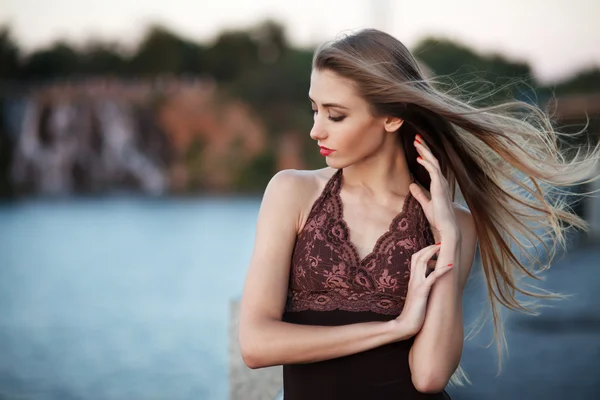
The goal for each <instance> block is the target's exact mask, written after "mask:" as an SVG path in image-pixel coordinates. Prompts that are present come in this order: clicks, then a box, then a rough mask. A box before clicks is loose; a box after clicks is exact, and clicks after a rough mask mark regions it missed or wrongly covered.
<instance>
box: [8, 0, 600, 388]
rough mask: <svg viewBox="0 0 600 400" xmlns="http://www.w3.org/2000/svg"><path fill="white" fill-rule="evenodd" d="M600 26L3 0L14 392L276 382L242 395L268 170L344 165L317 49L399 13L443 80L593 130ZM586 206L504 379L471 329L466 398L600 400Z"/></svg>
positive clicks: (499, 9)
mask: <svg viewBox="0 0 600 400" xmlns="http://www.w3.org/2000/svg"><path fill="white" fill-rule="evenodd" d="M599 20H600V3H598V2H597V1H595V0H569V1H566V0H565V1H563V0H556V1H553V2H543V1H538V0H535V1H534V0H531V1H527V2H522V1H517V0H505V1H503V2H480V1H474V0H456V1H453V2H445V1H441V0H439V1H438V0H426V1H419V2H402V1H396V2H393V1H384V0H380V1H376V0H373V1H366V0H347V1H345V2H343V3H342V2H336V1H313V0H304V1H302V2H298V3H291V2H288V3H285V2H281V1H279V2H278V1H271V0H256V1H253V2H247V1H242V0H238V1H235V0H221V1H219V2H217V3H209V2H203V1H195V2H192V1H185V0H171V1H168V2H165V1H158V0H144V1H142V0H105V1H75V0H55V1H52V2H42V1H35V0H2V1H0V197H1V199H2V200H1V201H0V399H52V400H54V399H57V400H58V399H61V400H62V399H64V400H71V399H73V400H74V399H82V400H83V399H86V400H87V399H219V400H221V399H223V400H224V399H228V398H247V399H251V398H272V397H269V396H270V395H267V397H264V396H265V395H263V397H251V396H250V394H248V392H246V397H244V396H243V395H240V396H238V397H236V396H237V395H236V394H235V388H234V381H235V379H236V378H235V376H233V373H230V371H231V370H232V367H231V365H232V364H236V363H238V364H239V356H236V355H235V354H230V352H231V349H232V348H233V347H234V345H233V344H232V343H231V340H230V337H232V336H231V334H230V332H229V329H230V328H231V326H232V324H233V325H234V324H235V318H234V317H232V315H231V312H230V306H231V304H232V303H233V304H235V302H236V301H237V299H239V296H240V295H241V290H242V285H243V280H244V277H245V273H246V269H247V266H248V262H249V259H250V254H251V251H252V245H253V237H254V228H255V223H256V216H257V212H258V207H259V205H260V200H261V195H262V192H263V190H264V188H265V185H266V184H267V182H268V181H269V179H270V178H271V177H272V176H273V175H274V174H275V173H276V172H277V171H279V170H281V169H286V168H295V169H315V168H321V167H324V166H325V164H324V161H323V159H322V157H321V156H320V155H319V153H318V148H317V146H316V144H315V143H314V142H313V141H312V140H311V139H310V137H309V135H308V133H309V130H310V127H311V125H312V116H311V110H310V103H309V101H308V98H307V94H308V89H309V77H310V67H311V57H312V53H313V50H314V48H315V46H316V45H318V44H320V43H322V42H324V41H327V40H332V39H334V38H335V37H336V36H338V35H339V34H343V33H344V32H349V31H352V30H355V29H359V28H365V27H375V28H379V29H383V30H385V31H387V32H389V33H391V34H392V35H394V36H396V37H397V38H399V39H400V40H401V41H402V42H403V43H405V45H407V47H409V49H410V50H411V51H412V52H413V54H414V55H415V56H416V57H417V58H418V60H419V62H420V63H421V65H422V67H423V70H424V71H425V72H426V73H427V75H429V76H447V75H450V74H451V75H452V80H453V81H454V82H456V83H457V84H458V85H462V86H463V88H464V89H465V90H466V91H467V92H473V93H476V92H491V91H493V92H494V94H493V96H490V97H487V98H485V99H482V100H481V101H480V103H481V104H482V105H484V104H490V103H494V102H498V101H502V100H508V99H512V98H517V99H519V100H523V101H527V102H530V103H535V104H538V105H540V106H541V107H542V108H544V109H547V110H549V112H550V113H551V114H552V118H553V121H554V122H555V123H556V125H557V126H558V127H560V129H562V130H563V131H565V132H572V133H576V132H579V131H581V134H579V135H576V136H575V135H574V136H573V138H572V139H570V143H569V144H570V145H576V146H577V145H581V146H584V145H585V144H586V142H587V141H588V140H598V138H599V137H600V28H599V25H598V21H599ZM444 79H446V78H444ZM510 82H512V84H510V85H508V83H510ZM597 173H600V171H597ZM571 189H572V190H573V191H575V192H579V193H584V192H586V191H590V190H596V189H598V187H597V186H593V185H579V186H576V187H573V188H571ZM572 207H573V209H574V210H575V211H576V212H577V213H578V214H579V215H581V216H582V217H584V218H585V219H586V220H587V221H588V222H589V223H590V226H591V228H592V230H591V232H590V233H587V234H586V233H581V232H573V233H572V234H570V235H569V238H570V239H569V251H568V252H566V253H564V254H562V253H561V255H560V257H557V259H556V260H555V263H554V265H553V268H552V269H551V270H550V272H548V273H547V274H546V275H545V278H546V279H545V281H544V282H542V283H541V285H542V286H543V287H545V288H547V289H551V290H557V291H561V292H565V293H571V294H573V296H572V297H571V298H570V299H569V300H566V301H562V302H560V303H552V305H553V306H554V307H553V308H547V309H544V310H543V311H542V314H541V315H540V316H538V317H527V316H522V315H512V314H508V313H507V316H506V319H507V322H506V323H507V339H508V346H509V354H508V358H505V360H504V364H503V369H502V371H501V373H500V374H497V372H498V370H497V357H496V352H495V349H494V348H493V347H492V348H486V347H485V345H486V344H487V343H488V342H489V340H490V339H491V338H492V334H491V330H490V328H489V326H488V327H487V328H485V329H484V330H483V331H482V332H481V333H480V335H478V336H477V337H476V338H475V339H474V340H472V341H469V342H467V343H466V344H465V351H464V353H463V361H462V364H463V367H464V368H465V370H466V373H467V374H468V375H469V376H470V378H471V379H472V380H473V385H471V386H467V387H465V388H450V389H448V391H449V392H450V394H451V395H452V397H453V399H458V400H460V399H478V400H479V399H507V398H508V399H538V398H539V399H542V398H543V399H563V398H566V397H567V396H569V398H570V399H574V400H575V399H596V398H600V362H598V360H599V359H600V295H599V294H598V293H597V291H596V286H597V283H598V282H599V277H600V272H599V271H598V268H599V267H600V263H599V262H598V259H599V256H600V239H599V237H600V235H599V234H598V233H599V231H600V217H599V215H600V203H598V198H597V194H596V195H595V196H587V197H586V198H584V199H583V200H582V201H580V202H576V203H573V205H572ZM478 262H479V261H478V260H477V263H478ZM473 271H474V272H473V274H472V276H471V278H470V280H469V284H468V286H467V289H466V292H465V322H466V323H471V322H473V321H474V320H475V319H476V317H478V316H479V313H480V312H481V310H482V308H483V304H484V303H483V302H484V299H485V291H484V286H483V281H482V277H481V274H480V270H479V269H478V268H474V269H473ZM232 346H233V347H232ZM253 385H254V384H253Z"/></svg>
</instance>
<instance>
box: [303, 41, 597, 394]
mask: <svg viewBox="0 0 600 400" xmlns="http://www.w3.org/2000/svg"><path fill="white" fill-rule="evenodd" d="M313 68H314V69H317V70H328V71H332V72H334V73H336V74H337V75H339V76H342V77H344V78H347V79H349V80H350V81H352V82H353V84H354V86H355V89H356V91H357V93H358V94H359V95H360V96H361V97H362V98H363V99H365V100H366V101H367V103H369V105H370V107H371V113H372V114H373V115H374V116H384V115H385V116H394V117H399V118H402V119H403V120H404V123H403V125H402V127H401V128H400V129H399V131H398V140H399V141H401V143H402V145H403V148H404V152H405V155H406V159H407V163H408V166H409V169H410V171H411V172H412V174H413V176H414V177H415V179H416V180H417V181H419V183H420V184H421V185H423V186H424V187H426V188H429V186H430V178H429V174H428V172H427V170H426V169H425V168H424V167H422V166H421V165H420V164H419V163H417V161H416V157H417V156H418V154H417V151H416V149H415V148H414V146H412V143H413V140H414V139H415V135H416V134H417V133H419V134H421V136H423V138H424V139H425V141H426V142H427V144H428V146H429V147H430V148H431V149H432V152H433V154H434V155H435V157H436V158H437V159H438V160H439V162H440V167H441V170H442V173H443V175H444V176H445V177H446V179H447V181H448V184H449V186H450V193H451V196H452V200H453V201H455V200H456V195H457V190H458V191H459V192H460V195H461V196H462V198H463V199H464V202H465V203H466V205H467V207H468V208H469V209H470V211H471V214H472V216H473V219H474V221H475V225H476V231H477V236H478V244H479V253H480V258H481V265H482V269H483V273H484V276H485V281H486V286H487V290H488V306H489V309H491V316H492V319H493V323H494V339H495V341H496V344H497V349H498V362H499V365H498V366H499V368H500V360H501V354H502V350H503V349H504V348H505V347H506V339H505V336H504V330H503V325H502V319H501V307H500V306H504V307H506V308H508V309H510V310H515V311H520V312H525V313H528V314H536V311H535V310H536V301H535V300H538V299H539V298H561V295H559V294H556V293H552V292H549V291H546V290H543V289H541V288H538V287H536V286H533V285H530V284H525V283H524V282H522V278H526V277H530V278H534V279H540V276H539V273H540V272H542V271H544V270H546V269H547V268H549V266H550V264H551V262H552V259H553V257H554V255H555V254H556V251H557V248H559V246H561V247H562V249H565V250H566V248H567V247H566V242H567V241H566V239H567V231H568V230H569V229H570V228H576V229H580V230H582V231H587V230H588V229H589V227H588V225H587V223H586V221H585V220H583V219H582V218H580V217H579V216H578V215H576V214H575V213H573V212H572V211H571V209H570V205H569V202H568V201H566V200H565V199H566V198H567V196H562V198H561V194H566V193H569V191H568V190H564V189H560V188H561V187H569V186H572V185H574V184H581V183H589V182H591V181H593V180H595V179H597V178H598V176H593V171H594V168H595V166H596V163H597V162H598V160H600V143H598V144H596V145H593V146H592V145H588V146H587V147H584V146H580V147H578V148H576V149H575V148H574V150H576V151H574V152H573V153H574V154H572V153H568V154H567V151H565V148H564V146H560V145H561V143H560V142H559V139H561V138H562V137H564V136H566V134H565V133H561V132H558V131H557V130H556V129H555V128H554V127H553V125H552V122H551V120H550V117H549V116H548V115H547V114H546V113H545V112H544V111H542V110H541V109H540V108H539V107H537V106H535V105H531V104H528V103H525V102H521V101H510V102H506V103H503V104H499V105H493V106H486V107H480V106H475V105H474V104H473V102H471V101H467V100H461V99H459V98H458V97H459V96H455V95H451V94H449V92H447V91H443V90H441V89H439V88H437V86H436V85H435V83H436V80H435V79H436V78H431V77H427V78H426V77H424V76H423V74H422V72H421V69H420V66H419V64H418V62H417V61H416V60H415V58H414V57H413V56H412V54H411V53H410V52H409V50H408V49H407V48H406V47H405V46H404V45H403V44H402V43H401V42H400V41H398V40H397V39H396V38H394V37H393V36H391V35H388V34H386V33H384V32H381V31H378V30H374V29H366V30H362V31H359V32H357V33H353V34H351V35H347V36H345V37H342V38H340V39H338V40H336V41H333V42H329V43H326V44H324V45H322V46H321V47H319V48H318V49H317V51H316V52H315V55H314V57H313ZM438 86H439V85H438ZM571 198H573V197H572V196H571ZM541 246H543V247H544V250H545V254H540V253H539V248H540V247H541ZM522 257H525V258H526V259H527V263H525V262H524V261H523V260H522V259H521V258H522ZM517 295H519V297H523V296H525V299H527V300H523V299H517ZM521 295H523V296H521ZM479 322H481V319H480V321H479ZM450 382H451V383H452V384H458V385H462V384H464V382H468V378H467V377H466V375H465V374H464V372H463V371H462V369H461V368H460V367H459V368H458V369H457V370H456V371H455V373H454V374H453V376H452V378H451V381H450Z"/></svg>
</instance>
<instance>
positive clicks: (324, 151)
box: [319, 146, 335, 156]
mask: <svg viewBox="0 0 600 400" xmlns="http://www.w3.org/2000/svg"><path fill="white" fill-rule="evenodd" d="M319 148H320V149H321V155H322V156H328V155H330V154H331V153H333V152H334V151H335V150H331V149H328V148H327V147H325V146H319Z"/></svg>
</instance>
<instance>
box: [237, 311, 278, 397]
mask: <svg viewBox="0 0 600 400" xmlns="http://www.w3.org/2000/svg"><path fill="white" fill-rule="evenodd" d="M229 315H230V317H229V318H230V319H229V399H230V400H274V399H276V398H281V399H282V398H283V397H281V388H282V385H283V376H282V374H283V372H282V367H281V366H277V367H269V368H261V369H256V370H252V369H250V368H248V367H247V366H246V364H244V361H243V360H242V356H241V354H240V347H239V343H238V320H239V300H233V301H231V303H230V314H229Z"/></svg>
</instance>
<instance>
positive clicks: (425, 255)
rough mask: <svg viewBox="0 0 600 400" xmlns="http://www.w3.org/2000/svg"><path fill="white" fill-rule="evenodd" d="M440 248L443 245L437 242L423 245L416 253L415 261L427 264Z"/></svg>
mask: <svg viewBox="0 0 600 400" xmlns="http://www.w3.org/2000/svg"><path fill="white" fill-rule="evenodd" d="M440 248H441V246H439V245H437V244H432V245H430V246H427V247H423V248H422V249H421V250H419V251H418V252H417V253H415V262H417V263H419V264H424V265H425V266H427V261H429V260H430V259H431V257H433V255H434V254H435V253H437V252H438V251H439V250H440Z"/></svg>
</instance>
